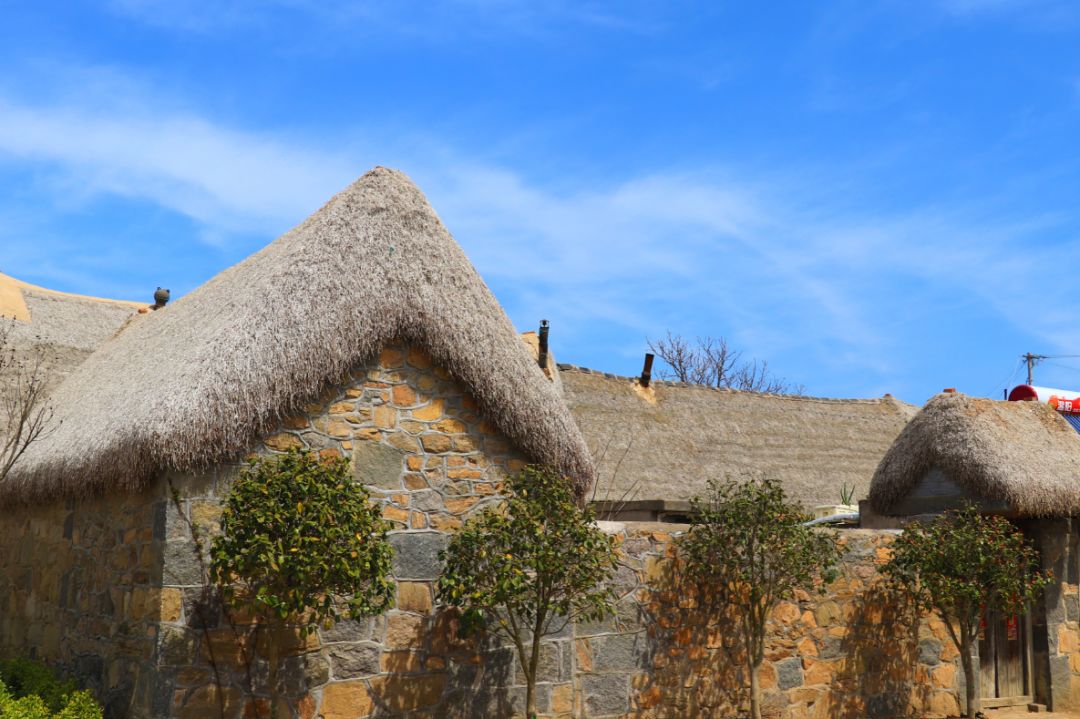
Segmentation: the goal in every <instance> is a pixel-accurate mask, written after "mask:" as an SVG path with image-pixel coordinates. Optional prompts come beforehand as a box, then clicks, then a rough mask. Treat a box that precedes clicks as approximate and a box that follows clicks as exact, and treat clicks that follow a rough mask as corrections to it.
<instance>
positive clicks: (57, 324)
mask: <svg viewBox="0 0 1080 719" xmlns="http://www.w3.org/2000/svg"><path fill="white" fill-rule="evenodd" d="M145 306H146V305H145V304H138V303H135V302H124V301H121V300H108V299H102V298H99V297H86V296H83V295H73V294H68V293H66V292H56V291H55V290H49V289H45V288H44V287H36V286H34V285H31V284H28V283H26V282H22V281H20V280H17V279H15V278H14V277H9V276H8V275H5V274H2V273H0V322H3V323H4V324H5V329H7V330H8V331H9V334H8V335H7V344H6V347H5V349H8V350H12V349H13V350H14V351H15V353H16V355H17V356H18V357H20V358H22V359H24V360H28V361H33V360H34V359H35V358H36V357H40V358H41V360H42V362H43V363H44V366H43V369H44V371H45V375H46V378H47V381H48V384H49V386H55V385H56V384H59V383H60V381H61V380H62V379H63V378H64V377H66V376H67V375H68V374H69V373H70V372H71V371H72V370H73V369H74V368H75V367H77V366H79V364H81V363H82V361H83V360H84V359H86V358H87V356H89V355H90V353H91V352H93V351H94V350H95V349H97V348H98V347H99V346H100V345H101V344H102V343H103V342H105V340H107V339H109V338H110V337H112V336H113V335H114V334H116V332H117V331H118V330H119V329H120V327H121V326H122V325H123V324H124V322H125V321H126V320H128V319H129V318H130V317H131V316H132V315H133V314H134V313H135V312H136V310H138V309H139V308H142V307H145ZM9 322H11V323H13V324H11V325H10V326H8V325H7V323H9ZM10 379H11V378H10V377H8V376H0V385H3V384H5V383H7V382H8V381H10Z"/></svg>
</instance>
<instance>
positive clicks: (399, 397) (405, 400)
mask: <svg viewBox="0 0 1080 719" xmlns="http://www.w3.org/2000/svg"><path fill="white" fill-rule="evenodd" d="M390 401H391V402H393V403H394V404H395V405H397V406H398V407H412V406H413V405H414V404H416V403H417V402H418V401H419V400H418V398H417V396H416V392H415V391H414V390H413V388H412V387H410V386H409V385H407V384H399V385H397V386H395V387H394V388H393V389H392V390H390Z"/></svg>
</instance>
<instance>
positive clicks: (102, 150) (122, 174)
mask: <svg viewBox="0 0 1080 719" xmlns="http://www.w3.org/2000/svg"><path fill="white" fill-rule="evenodd" d="M0 155H3V156H7V158H8V161H9V162H11V161H22V162H27V163H33V164H34V165H35V166H36V167H38V168H40V169H41V170H42V171H43V172H44V173H46V175H47V176H48V177H50V178H51V181H52V182H53V183H54V184H55V186H56V190H57V192H70V193H73V194H74V196H75V197H82V196H93V195H97V194H102V193H110V194H118V195H123V196H127V197H139V198H143V199H146V200H150V201H152V202H155V203H157V204H159V205H161V206H162V207H166V208H168V209H170V210H174V211H176V212H179V213H181V214H184V215H187V216H189V217H191V218H192V219H194V220H197V221H199V222H200V223H203V224H204V225H206V226H207V227H208V228H212V229H213V230H216V231H219V232H220V231H225V232H240V231H243V232H252V231H255V232H258V231H269V230H272V229H276V228H280V226H281V223H283V222H287V221H288V220H291V219H294V218H296V217H297V216H298V215H301V214H302V213H304V212H306V211H310V210H311V209H312V208H314V207H317V206H318V204H319V203H320V202H321V201H323V200H325V198H326V196H327V193H328V192H329V191H331V190H332V189H333V188H336V187H340V186H341V185H342V184H344V182H345V181H347V180H348V179H349V178H350V175H351V167H350V165H349V164H348V163H347V162H345V161H343V159H342V158H340V157H337V156H335V155H333V154H331V153H329V152H326V153H323V152H318V151H313V150H310V149H297V148H295V147H292V146H290V145H288V144H287V143H283V142H281V141H280V140H278V139H275V138H273V137H269V136H264V135H261V134H259V133H254V132H243V131H238V130H233V129H228V128H223V127H220V126H217V125H214V124H212V123H210V122H208V121H207V120H205V119H203V118H200V117H197V116H194V115H186V114H166V115H163V116H155V115H154V114H153V113H152V111H144V112H143V113H142V114H141V115H140V116H131V115H128V114H123V115H117V114H114V113H111V112H110V111H109V108H108V107H107V106H106V107H103V106H86V105H65V104H61V105H53V106H41V105H26V104H20V103H18V102H17V101H12V100H10V99H2V98H0Z"/></svg>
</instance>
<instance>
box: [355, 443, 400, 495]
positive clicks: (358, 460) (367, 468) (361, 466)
mask: <svg viewBox="0 0 1080 719" xmlns="http://www.w3.org/2000/svg"><path fill="white" fill-rule="evenodd" d="M404 456H405V455H404V454H403V453H402V452H401V450H398V449H395V448H394V447H391V446H389V445H385V444H379V443H378V442H357V443H356V444H355V447H354V449H353V455H352V470H353V477H355V478H356V481H357V482H360V483H362V484H367V485H371V486H373V487H381V488H382V489H400V488H401V475H402V472H403V467H402V458H403V457H404Z"/></svg>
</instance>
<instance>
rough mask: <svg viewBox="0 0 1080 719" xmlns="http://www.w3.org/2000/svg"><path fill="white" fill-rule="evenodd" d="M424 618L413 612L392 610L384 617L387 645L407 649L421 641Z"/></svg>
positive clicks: (416, 645)
mask: <svg viewBox="0 0 1080 719" xmlns="http://www.w3.org/2000/svg"><path fill="white" fill-rule="evenodd" d="M424 625H425V619H424V618H423V617H419V616H417V615H415V614H406V613H404V612H396V611H392V612H390V614H388V615H387V618H386V641H385V642H384V643H385V644H386V646H387V647H390V648H392V649H408V648H412V647H417V648H418V647H420V645H421V644H422V643H423V638H424V637H423V634H424Z"/></svg>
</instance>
